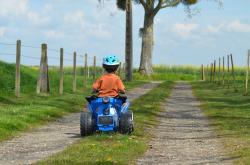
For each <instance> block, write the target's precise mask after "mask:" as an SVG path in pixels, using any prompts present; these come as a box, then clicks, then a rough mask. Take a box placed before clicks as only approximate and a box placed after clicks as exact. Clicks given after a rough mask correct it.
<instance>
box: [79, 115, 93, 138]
mask: <svg viewBox="0 0 250 165" xmlns="http://www.w3.org/2000/svg"><path fill="white" fill-rule="evenodd" d="M93 132H94V122H93V118H92V114H91V113H90V112H81V117H80V133H81V136H87V135H90V134H92V133H93Z"/></svg>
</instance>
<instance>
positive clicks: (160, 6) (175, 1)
mask: <svg viewBox="0 0 250 165" xmlns="http://www.w3.org/2000/svg"><path fill="white" fill-rule="evenodd" d="M180 2H181V0H173V1H171V2H169V1H168V2H166V1H165V3H164V0H159V2H158V4H157V6H156V7H155V8H154V11H153V15H154V16H155V15H156V14H157V13H158V12H159V11H160V10H161V9H163V8H166V7H173V6H177V5H178V4H179V3H180Z"/></svg>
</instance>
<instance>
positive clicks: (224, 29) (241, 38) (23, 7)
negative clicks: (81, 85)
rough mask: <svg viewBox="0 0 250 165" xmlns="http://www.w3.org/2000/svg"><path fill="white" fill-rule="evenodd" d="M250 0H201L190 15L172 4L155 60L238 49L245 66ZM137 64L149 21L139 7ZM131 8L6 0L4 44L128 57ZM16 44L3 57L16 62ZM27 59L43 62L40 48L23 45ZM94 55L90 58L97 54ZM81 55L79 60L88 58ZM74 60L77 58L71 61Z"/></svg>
mask: <svg viewBox="0 0 250 165" xmlns="http://www.w3.org/2000/svg"><path fill="white" fill-rule="evenodd" d="M249 6H250V1H249V0H237V1H234V0H225V1H224V4H223V7H219V6H218V4H217V3H216V2H214V0H210V1H209V0H200V3H199V4H198V5H196V6H193V7H192V8H193V9H194V10H198V13H197V14H195V15H194V16H193V17H192V18H188V17H187V14H186V13H185V8H184V7H183V6H182V5H180V6H178V7H177V8H167V9H163V10H161V11H160V13H159V14H158V15H157V16H156V18H155V38H154V40H155V45H154V53H153V63H154V64H173V65H178V64H180V65H181V64H185V65H190V64H191V65H200V64H202V63H203V64H208V63H210V62H211V61H212V60H214V59H218V58H219V57H222V56H225V55H227V54H228V53H232V54H233V55H234V58H235V64H236V65H245V59H246V53H247V50H248V49H249V48H250V10H249ZM133 14H134V22H133V25H134V26H133V34H134V66H135V67H138V65H139V58H140V50H141V38H139V35H138V30H139V28H140V27H141V26H142V24H143V9H142V7H141V6H140V5H134V7H133ZM124 18H125V13H124V12H122V11H119V10H118V9H116V6H115V0H109V1H107V2H105V3H104V4H102V5H100V4H99V3H98V1H97V0H74V1H72V0H43V1H41V0H0V43H1V42H6V43H15V42H16V40H17V39H21V40H22V44H23V45H32V46H35V47H40V44H41V43H43V42H45V43H47V44H48V47H49V48H50V49H57V50H59V48H60V47H63V48H64V49H65V51H66V52H67V53H66V56H67V57H66V58H67V59H72V55H71V54H72V53H73V51H77V53H78V54H79V55H83V54H84V53H88V54H89V55H90V56H91V57H92V56H94V55H96V56H97V57H98V63H99V64H100V63H101V58H102V57H103V56H105V55H106V54H110V53H112V54H117V55H118V56H119V58H120V59H121V60H122V61H124V37H125V32H124V29H125V22H124ZM1 53H10V54H12V53H15V47H14V46H4V45H0V59H2V60H4V61H8V62H14V61H15V57H13V56H3V55H1ZM22 54H23V55H24V56H30V57H34V58H33V59H27V58H25V57H24V58H22V63H23V64H27V65H34V64H39V59H37V58H39V57H40V49H39V48H38V49H36V48H26V47H24V48H23V49H22ZM48 56H49V63H50V64H53V65H57V64H58V63H59V60H57V59H54V58H55V57H59V54H58V52H56V51H49V52H48ZM91 57H90V60H92V58H91ZM79 58H82V57H79ZM79 58H78V62H77V63H78V64H79V65H82V63H83V60H82V59H79ZM65 63H66V65H70V64H71V63H72V61H70V60H69V61H65Z"/></svg>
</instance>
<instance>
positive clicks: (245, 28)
mask: <svg viewBox="0 0 250 165" xmlns="http://www.w3.org/2000/svg"><path fill="white" fill-rule="evenodd" d="M206 32H209V33H219V32H237V33H248V32H250V24H246V23H242V22H241V21H239V20H234V21H230V22H226V23H225V22H222V23H220V24H217V25H208V26H207V28H206Z"/></svg>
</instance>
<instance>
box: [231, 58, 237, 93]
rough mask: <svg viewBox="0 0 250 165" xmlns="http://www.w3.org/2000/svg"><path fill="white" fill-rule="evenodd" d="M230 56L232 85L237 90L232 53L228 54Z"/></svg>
mask: <svg viewBox="0 0 250 165" xmlns="http://www.w3.org/2000/svg"><path fill="white" fill-rule="evenodd" d="M230 57H231V66H232V76H233V85H234V90H235V92H237V91H238V90H237V87H236V77H235V72H234V62H233V55H232V54H230Z"/></svg>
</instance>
